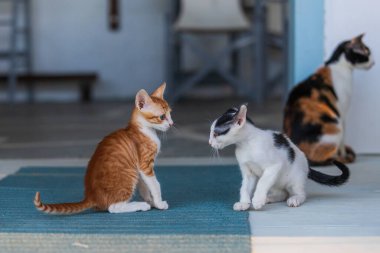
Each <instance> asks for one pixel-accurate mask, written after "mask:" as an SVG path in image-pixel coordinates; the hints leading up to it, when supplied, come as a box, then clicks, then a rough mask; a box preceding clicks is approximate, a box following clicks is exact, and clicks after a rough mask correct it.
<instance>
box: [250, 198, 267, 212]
mask: <svg viewBox="0 0 380 253" xmlns="http://www.w3.org/2000/svg"><path fill="white" fill-rule="evenodd" d="M265 202H266V198H263V199H259V198H253V199H252V206H253V208H254V209H255V210H259V209H261V208H263V206H265Z"/></svg>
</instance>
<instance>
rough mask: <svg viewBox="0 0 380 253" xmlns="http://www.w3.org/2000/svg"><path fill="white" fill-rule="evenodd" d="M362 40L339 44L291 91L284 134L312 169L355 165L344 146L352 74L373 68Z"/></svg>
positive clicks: (351, 155)
mask: <svg viewBox="0 0 380 253" xmlns="http://www.w3.org/2000/svg"><path fill="white" fill-rule="evenodd" d="M362 38H363V34H362V35H359V36H357V37H355V38H353V39H351V40H348V41H344V42H342V43H341V44H340V45H339V46H338V47H337V48H336V49H335V51H334V53H333V54H332V56H331V57H330V59H329V60H328V61H327V62H326V63H325V66H324V67H321V68H320V69H318V70H317V72H316V73H314V74H313V75H312V76H310V77H309V78H307V79H306V80H305V81H303V82H301V83H300V84H298V85H297V86H296V87H294V88H293V90H292V91H291V92H290V95H289V97H288V101H287V103H286V106H285V114H284V125H283V131H284V133H286V134H287V135H288V136H289V137H290V139H291V140H292V141H293V142H294V143H295V144H296V145H297V146H298V147H299V148H300V149H301V150H302V151H303V152H304V153H305V154H306V156H307V158H308V159H309V161H310V163H311V164H313V165H327V164H330V163H331V162H332V161H333V160H337V161H340V162H342V163H351V162H354V161H355V156H356V155H355V152H354V151H353V150H352V149H351V148H350V147H349V146H346V145H345V143H344V132H345V120H346V115H347V110H348V107H349V104H350V98H351V91H352V71H353V70H354V69H355V68H358V69H370V68H371V67H372V66H373V65H374V61H373V60H372V55H371V51H370V49H369V48H368V47H367V46H366V45H365V44H364V43H363V41H362Z"/></svg>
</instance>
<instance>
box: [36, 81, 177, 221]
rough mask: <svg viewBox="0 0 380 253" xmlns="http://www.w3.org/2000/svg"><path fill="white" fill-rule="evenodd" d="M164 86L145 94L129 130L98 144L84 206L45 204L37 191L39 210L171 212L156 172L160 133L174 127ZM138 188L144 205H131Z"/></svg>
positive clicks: (138, 99)
mask: <svg viewBox="0 0 380 253" xmlns="http://www.w3.org/2000/svg"><path fill="white" fill-rule="evenodd" d="M165 87H166V84H165V83H164V84H162V85H161V86H160V87H159V88H158V89H157V90H156V91H154V92H153V93H152V95H151V96H149V95H148V93H147V92H146V91H145V90H140V91H139V92H138V93H137V95H136V100H135V103H136V106H135V108H134V109H133V112H132V117H131V119H130V121H129V124H128V126H127V127H126V128H124V129H120V130H117V131H116V132H113V133H111V134H110V135H108V136H106V137H105V138H104V139H103V140H102V141H101V142H100V143H99V144H98V147H97V148H96V151H95V153H94V154H93V156H92V158H91V160H90V162H89V164H88V167H87V172H86V175H85V194H84V195H85V197H84V199H83V200H82V201H81V202H78V203H63V204H43V203H42V202H41V200H40V193H39V192H37V193H36V196H35V199H34V205H35V206H36V208H37V209H38V210H40V211H42V212H45V213H52V214H73V213H79V212H82V211H84V210H86V209H89V208H94V209H97V210H108V211H109V212H110V213H123V212H135V211H147V210H149V209H150V208H151V206H153V207H155V208H158V209H162V210H164V209H167V208H168V204H167V202H166V201H162V198H161V188H160V184H159V182H158V181H157V179H156V176H155V174H154V170H153V166H154V160H155V158H156V155H157V153H158V152H159V150H160V144H161V143H160V140H159V139H158V137H157V134H156V130H160V131H167V130H168V129H169V128H170V126H172V125H173V121H172V119H171V116H170V111H171V109H170V107H169V105H168V103H167V102H166V101H165V100H164V98H163V94H164V91H165ZM136 187H138V189H139V193H140V195H141V197H142V198H143V199H144V200H145V202H129V200H130V199H131V198H132V196H133V192H134V190H135V188H136Z"/></svg>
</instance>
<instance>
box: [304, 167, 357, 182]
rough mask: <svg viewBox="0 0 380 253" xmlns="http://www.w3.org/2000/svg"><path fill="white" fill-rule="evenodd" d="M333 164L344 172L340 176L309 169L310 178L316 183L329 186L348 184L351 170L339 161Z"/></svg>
mask: <svg viewBox="0 0 380 253" xmlns="http://www.w3.org/2000/svg"><path fill="white" fill-rule="evenodd" d="M333 164H335V166H336V167H338V169H340V171H341V172H342V174H341V175H340V176H330V175H327V174H323V173H321V172H319V171H316V170H313V169H312V168H309V175H308V178H309V179H311V180H313V181H314V182H317V183H319V184H323V185H328V186H340V185H342V184H344V183H346V182H347V181H348V178H349V177H350V170H349V169H348V167H347V166H346V165H344V164H343V163H340V162H338V161H333Z"/></svg>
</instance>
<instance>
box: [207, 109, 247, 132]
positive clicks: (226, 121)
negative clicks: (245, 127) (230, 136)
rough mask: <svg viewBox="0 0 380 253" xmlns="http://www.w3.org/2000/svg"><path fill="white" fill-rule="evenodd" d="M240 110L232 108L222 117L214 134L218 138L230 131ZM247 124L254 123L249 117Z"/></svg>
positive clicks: (216, 124) (216, 125)
mask: <svg viewBox="0 0 380 253" xmlns="http://www.w3.org/2000/svg"><path fill="white" fill-rule="evenodd" d="M239 111H240V109H238V108H236V107H231V108H230V109H228V110H227V111H226V112H225V113H223V115H222V116H220V117H219V118H218V119H217V120H216V122H215V126H214V134H215V135H216V136H219V135H225V134H227V133H228V132H229V131H230V128H231V125H232V124H234V123H235V117H236V115H237V114H238V113H239ZM247 122H249V123H251V124H252V125H253V121H252V120H251V119H250V118H248V117H247Z"/></svg>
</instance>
